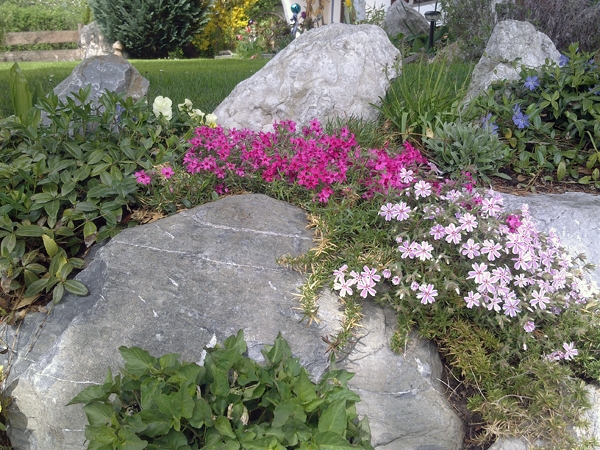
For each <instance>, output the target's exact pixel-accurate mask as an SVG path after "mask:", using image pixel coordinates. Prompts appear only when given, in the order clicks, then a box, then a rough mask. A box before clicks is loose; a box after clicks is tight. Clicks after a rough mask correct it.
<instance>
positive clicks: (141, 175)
mask: <svg viewBox="0 0 600 450" xmlns="http://www.w3.org/2000/svg"><path fill="white" fill-rule="evenodd" d="M133 175H134V176H135V181H137V182H138V183H140V184H145V185H149V184H150V183H151V182H152V178H150V175H148V174H147V173H146V172H145V171H143V170H140V171H139V172H136V173H134V174H133Z"/></svg>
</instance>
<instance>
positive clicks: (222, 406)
mask: <svg viewBox="0 0 600 450" xmlns="http://www.w3.org/2000/svg"><path fill="white" fill-rule="evenodd" d="M119 351H120V353H121V356H122V357H123V359H124V360H125V366H124V368H123V369H121V373H120V374H119V375H117V376H115V377H113V375H112V373H111V371H110V368H109V370H108V374H107V376H106V380H105V382H104V383H103V384H102V385H98V386H90V387H87V388H85V389H84V390H83V391H82V392H80V393H79V394H78V395H77V396H76V397H75V398H74V399H73V400H71V402H70V403H69V404H79V403H83V404H84V406H83V409H84V411H85V414H86V416H87V418H88V422H89V425H87V426H86V430H85V436H86V438H87V439H88V441H89V446H88V448H89V449H97V450H100V449H102V450H104V449H106V450H109V449H117V448H131V449H134V448H135V449H148V450H151V449H156V450H158V449H164V448H177V449H190V450H194V449H200V448H203V449H207V450H210V449H231V450H236V449H240V448H244V449H248V450H259V449H267V448H268V449H277V450H284V449H302V450H317V449H326V448H331V449H333V448H335V449H339V450H343V449H353V448H362V449H370V450H372V449H373V447H372V446H371V444H370V442H369V441H370V431H369V425H368V421H367V418H366V417H365V418H363V419H362V420H360V421H359V420H358V416H357V414H356V407H355V404H356V402H358V401H360V398H359V397H358V396H357V395H356V394H355V393H353V392H352V391H350V390H349V389H348V387H347V382H348V380H349V379H350V378H351V377H352V374H350V373H348V372H346V371H345V370H336V369H330V370H329V371H328V372H326V373H325V374H324V375H323V377H322V379H321V380H320V381H319V383H318V384H315V383H313V382H312V381H311V380H310V378H309V375H308V373H307V371H306V369H304V368H303V367H302V366H301V365H300V362H299V360H298V359H297V358H293V357H292V352H291V350H290V347H289V345H288V343H287V342H286V341H285V339H283V337H282V336H281V333H280V334H279V335H278V336H277V338H276V339H275V342H274V345H273V346H272V347H267V348H266V349H265V350H263V351H262V354H263V356H264V358H265V365H264V366H261V365H259V364H258V363H256V362H255V361H253V360H251V359H250V358H248V357H247V356H244V355H245V352H246V351H247V346H246V342H245V341H244V333H243V330H240V331H239V332H238V333H237V335H236V336H230V337H229V338H227V339H226V340H225V342H224V345H223V348H219V347H216V348H206V349H205V351H206V355H205V358H204V363H203V365H202V366H199V365H198V364H195V363H189V362H182V363H180V362H179V361H178V359H179V355H177V354H167V355H164V356H162V357H160V358H156V357H154V356H151V355H150V354H149V353H148V352H147V351H145V350H142V349H140V348H137V347H132V348H127V347H120V348H119Z"/></svg>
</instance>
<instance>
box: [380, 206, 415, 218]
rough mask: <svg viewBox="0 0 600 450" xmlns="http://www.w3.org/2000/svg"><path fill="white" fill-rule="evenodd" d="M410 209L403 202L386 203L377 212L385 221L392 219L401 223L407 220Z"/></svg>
mask: <svg viewBox="0 0 600 450" xmlns="http://www.w3.org/2000/svg"><path fill="white" fill-rule="evenodd" d="M411 211H412V210H411V209H410V208H409V207H408V205H407V204H406V203H405V202H400V203H395V204H392V203H386V204H385V205H383V206H382V207H381V209H380V210H379V215H380V216H382V217H383V218H384V219H385V220H387V221H390V220H392V219H396V220H398V221H403V220H406V219H408V218H409V216H410V213H411Z"/></svg>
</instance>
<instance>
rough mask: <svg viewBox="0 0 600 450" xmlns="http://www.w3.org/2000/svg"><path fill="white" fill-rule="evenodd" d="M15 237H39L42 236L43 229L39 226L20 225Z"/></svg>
mask: <svg viewBox="0 0 600 450" xmlns="http://www.w3.org/2000/svg"><path fill="white" fill-rule="evenodd" d="M15 234H16V235H17V236H27V237H40V236H43V234H44V229H43V228H42V227H40V226H39V225H20V226H18V227H17V230H16V231H15Z"/></svg>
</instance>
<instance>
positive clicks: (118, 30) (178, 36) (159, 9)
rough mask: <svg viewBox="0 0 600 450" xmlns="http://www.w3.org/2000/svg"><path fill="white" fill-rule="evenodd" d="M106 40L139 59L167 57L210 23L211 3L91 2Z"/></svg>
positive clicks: (190, 0) (179, 0)
mask: <svg viewBox="0 0 600 450" xmlns="http://www.w3.org/2000/svg"><path fill="white" fill-rule="evenodd" d="M89 4H90V8H91V9H92V13H93V15H94V18H95V20H96V21H97V22H98V24H99V25H100V28H101V29H102V31H103V33H104V35H105V37H106V38H107V39H108V40H109V41H111V42H114V41H121V43H122V44H123V45H124V46H125V49H126V51H127V52H128V53H129V54H130V55H131V56H133V57H138V58H166V57H167V56H168V54H169V52H171V51H173V50H175V49H177V48H180V47H182V46H183V45H185V44H187V43H188V42H190V40H191V39H192V36H193V35H194V33H195V32H197V31H198V29H199V28H201V27H202V26H203V25H205V24H206V22H207V20H208V16H207V14H208V12H209V7H210V5H211V2H210V1H209V0H169V1H162V0H152V1H142V0H126V1H121V2H118V3H115V2H113V1H111V0H90V2H89Z"/></svg>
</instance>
